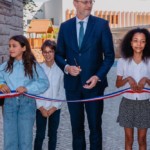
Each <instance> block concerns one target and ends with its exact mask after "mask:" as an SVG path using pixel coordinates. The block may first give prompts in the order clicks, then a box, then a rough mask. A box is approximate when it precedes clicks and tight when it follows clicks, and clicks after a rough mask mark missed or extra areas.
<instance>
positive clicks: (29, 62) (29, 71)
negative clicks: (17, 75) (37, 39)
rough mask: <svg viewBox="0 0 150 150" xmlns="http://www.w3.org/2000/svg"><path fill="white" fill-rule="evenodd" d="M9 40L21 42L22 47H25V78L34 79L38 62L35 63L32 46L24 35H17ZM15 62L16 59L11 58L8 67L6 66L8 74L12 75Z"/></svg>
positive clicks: (23, 58) (23, 57)
mask: <svg viewBox="0 0 150 150" xmlns="http://www.w3.org/2000/svg"><path fill="white" fill-rule="evenodd" d="M9 40H14V41H17V42H19V44H20V45H21V47H24V46H25V48H26V50H25V51H24V52H23V55H22V62H23V65H24V71H25V76H28V77H29V78H33V67H34V69H35V72H36V61H35V57H34V56H33V54H32V52H31V48H30V44H29V42H28V40H27V38H26V37H25V36H23V35H15V36H12V37H11V38H10V39H9ZM14 60H15V58H13V57H11V56H10V58H9V60H8V63H7V66H6V71H7V72H10V73H11V72H12V71H13V63H14ZM36 73H37V72H36Z"/></svg>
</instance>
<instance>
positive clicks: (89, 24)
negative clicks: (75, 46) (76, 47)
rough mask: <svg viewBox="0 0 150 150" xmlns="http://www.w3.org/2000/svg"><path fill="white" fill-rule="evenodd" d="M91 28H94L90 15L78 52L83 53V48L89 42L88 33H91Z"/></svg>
mask: <svg viewBox="0 0 150 150" xmlns="http://www.w3.org/2000/svg"><path fill="white" fill-rule="evenodd" d="M93 28H94V18H93V17H92V16H91V15H90V16H89V20H88V23H87V27H86V31H85V35H84V38H83V42H82V45H81V49H80V51H84V47H85V46H86V45H87V44H86V43H88V42H89V40H91V36H90V33H91V32H92V30H93Z"/></svg>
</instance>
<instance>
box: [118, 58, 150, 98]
mask: <svg viewBox="0 0 150 150" xmlns="http://www.w3.org/2000/svg"><path fill="white" fill-rule="evenodd" d="M117 75H118V76H123V78H127V77H129V76H131V77H132V78H133V79H134V80H135V81H136V82H137V83H138V82H139V81H140V80H141V79H142V78H143V77H147V78H150V60H148V62H147V63H145V62H144V61H141V62H140V63H139V64H137V63H135V61H134V60H133V59H132V60H131V61H129V60H125V59H123V58H120V59H119V60H118V63H117ZM129 87H130V85H129V83H126V84H125V85H124V86H123V87H122V88H123V89H124V88H129ZM145 87H146V88H149V87H150V86H149V85H148V84H146V85H145ZM123 96H124V97H125V98H128V99H132V100H145V99H149V98H150V94H149V93H132V94H131V93H124V94H123Z"/></svg>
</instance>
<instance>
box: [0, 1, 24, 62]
mask: <svg viewBox="0 0 150 150" xmlns="http://www.w3.org/2000/svg"><path fill="white" fill-rule="evenodd" d="M22 18H23V3H22V0H13V2H7V1H5V0H0V63H2V61H5V60H7V59H8V57H9V53H8V41H9V38H10V37H11V36H13V35H16V34H23V21H22Z"/></svg>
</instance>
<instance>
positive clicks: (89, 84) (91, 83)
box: [83, 75, 99, 89]
mask: <svg viewBox="0 0 150 150" xmlns="http://www.w3.org/2000/svg"><path fill="white" fill-rule="evenodd" d="M98 80H99V78H98V76H96V75H94V76H92V77H91V78H90V79H89V80H87V81H86V84H85V85H84V86H83V87H84V88H85V89H92V88H93V87H95V85H96V84H97V82H98Z"/></svg>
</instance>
